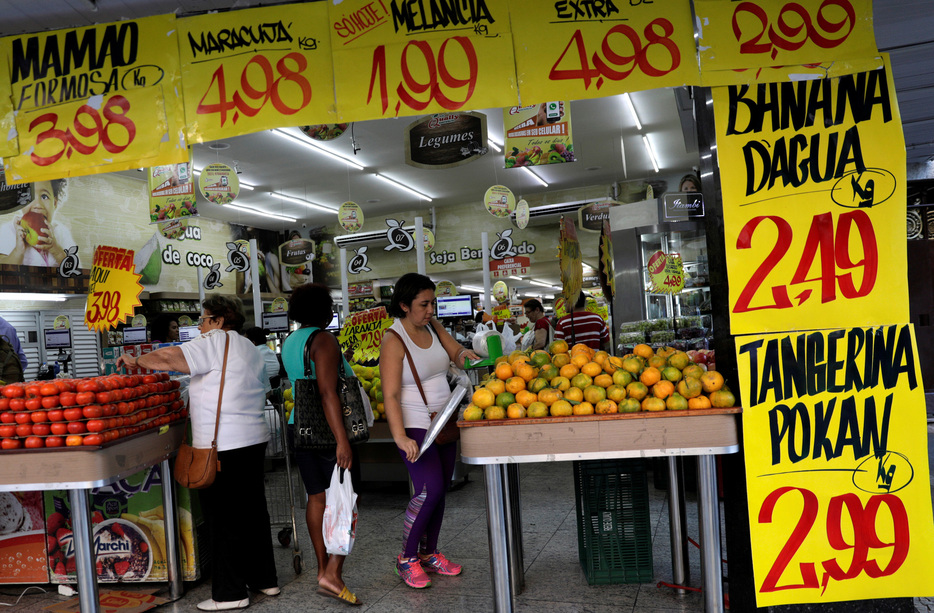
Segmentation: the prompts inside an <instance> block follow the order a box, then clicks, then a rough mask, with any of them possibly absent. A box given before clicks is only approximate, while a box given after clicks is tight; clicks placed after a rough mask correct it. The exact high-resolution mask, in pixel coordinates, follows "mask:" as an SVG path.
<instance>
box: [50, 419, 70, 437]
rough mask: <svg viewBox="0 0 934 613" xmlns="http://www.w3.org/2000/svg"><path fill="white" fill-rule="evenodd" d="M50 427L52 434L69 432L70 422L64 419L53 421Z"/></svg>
mask: <svg viewBox="0 0 934 613" xmlns="http://www.w3.org/2000/svg"><path fill="white" fill-rule="evenodd" d="M49 428H50V429H51V430H52V434H59V435H61V434H68V424H66V423H65V422H63V421H56V422H52V425H51V426H49Z"/></svg>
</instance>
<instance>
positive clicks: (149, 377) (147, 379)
mask: <svg viewBox="0 0 934 613" xmlns="http://www.w3.org/2000/svg"><path fill="white" fill-rule="evenodd" d="M158 380H159V378H158V377H157V376H156V375H143V383H155V382H156V381H158Z"/></svg>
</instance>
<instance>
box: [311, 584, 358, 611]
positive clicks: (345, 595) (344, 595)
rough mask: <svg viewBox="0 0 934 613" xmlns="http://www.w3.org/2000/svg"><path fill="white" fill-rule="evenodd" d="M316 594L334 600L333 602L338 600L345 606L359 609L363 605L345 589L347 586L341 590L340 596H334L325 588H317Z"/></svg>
mask: <svg viewBox="0 0 934 613" xmlns="http://www.w3.org/2000/svg"><path fill="white" fill-rule="evenodd" d="M317 592H318V593H319V594H321V595H322V596H327V597H328V598H334V599H335V600H340V601H341V602H343V603H345V604H349V605H350V606H352V607H359V606H360V605H362V604H363V601H361V600H360V599H358V598H357V596H356V594H354V593H353V592H351V591H350V590H348V589H347V586H346V585H345V586H344V589H342V590H341V593H340V594H335V593H334V592H332V591H331V590H329V589H327V588H326V587H320V586H319V587H318V590H317Z"/></svg>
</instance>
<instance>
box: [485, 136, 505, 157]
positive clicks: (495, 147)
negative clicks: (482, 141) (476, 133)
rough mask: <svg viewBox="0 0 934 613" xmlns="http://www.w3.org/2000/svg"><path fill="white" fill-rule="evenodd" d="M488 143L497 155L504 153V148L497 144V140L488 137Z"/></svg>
mask: <svg viewBox="0 0 934 613" xmlns="http://www.w3.org/2000/svg"><path fill="white" fill-rule="evenodd" d="M486 142H487V144H488V145H489V146H490V147H493V151H495V152H496V153H502V151H503V146H502V145H500V144H499V143H498V142H496V141H495V140H493V139H492V138H490V137H489V136H487V137H486Z"/></svg>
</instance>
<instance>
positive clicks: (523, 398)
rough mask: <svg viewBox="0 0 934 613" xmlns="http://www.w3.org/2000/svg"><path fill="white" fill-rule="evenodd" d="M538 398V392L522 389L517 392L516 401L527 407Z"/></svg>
mask: <svg viewBox="0 0 934 613" xmlns="http://www.w3.org/2000/svg"><path fill="white" fill-rule="evenodd" d="M536 400H538V394H533V393H532V392H530V391H528V390H520V391H519V392H518V393H517V394H516V402H518V403H519V404H521V405H522V406H523V407H525V408H529V405H530V404H532V403H533V402H535V401H536Z"/></svg>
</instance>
